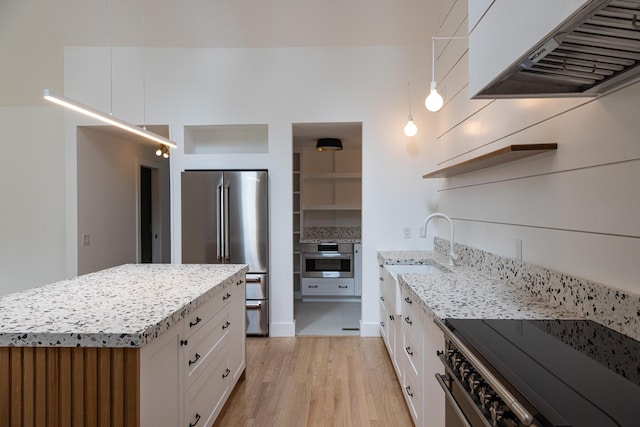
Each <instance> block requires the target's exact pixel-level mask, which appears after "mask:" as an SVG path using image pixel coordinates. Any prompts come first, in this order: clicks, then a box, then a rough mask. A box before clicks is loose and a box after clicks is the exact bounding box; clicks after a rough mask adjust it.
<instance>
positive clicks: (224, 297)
mask: <svg viewBox="0 0 640 427" xmlns="http://www.w3.org/2000/svg"><path fill="white" fill-rule="evenodd" d="M229 298H231V294H230V293H228V292H227V294H226V295H225V296H223V297H222V301H226V300H228V299H229Z"/></svg>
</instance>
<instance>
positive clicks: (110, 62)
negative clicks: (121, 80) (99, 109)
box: [109, 0, 113, 116]
mask: <svg viewBox="0 0 640 427" xmlns="http://www.w3.org/2000/svg"><path fill="white" fill-rule="evenodd" d="M111 15H112V13H111V0H109V115H110V116H113V22H112V19H113V18H112V16H111Z"/></svg>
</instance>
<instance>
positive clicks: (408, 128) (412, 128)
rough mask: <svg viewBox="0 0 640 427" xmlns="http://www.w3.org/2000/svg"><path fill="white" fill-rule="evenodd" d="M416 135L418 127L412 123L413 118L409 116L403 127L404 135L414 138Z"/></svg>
mask: <svg viewBox="0 0 640 427" xmlns="http://www.w3.org/2000/svg"><path fill="white" fill-rule="evenodd" d="M416 133H418V127H417V126H416V124H415V123H413V116H412V115H411V114H409V121H408V122H407V124H406V125H405V127H404V134H405V135H407V136H416Z"/></svg>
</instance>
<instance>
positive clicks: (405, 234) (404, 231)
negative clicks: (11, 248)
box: [402, 227, 411, 239]
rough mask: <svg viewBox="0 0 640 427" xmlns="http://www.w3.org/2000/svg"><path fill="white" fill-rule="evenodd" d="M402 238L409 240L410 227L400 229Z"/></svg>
mask: <svg viewBox="0 0 640 427" xmlns="http://www.w3.org/2000/svg"><path fill="white" fill-rule="evenodd" d="M402 237H403V238H405V239H410V238H411V227H403V228H402Z"/></svg>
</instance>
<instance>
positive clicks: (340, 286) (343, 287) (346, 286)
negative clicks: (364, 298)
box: [338, 285, 349, 289]
mask: <svg viewBox="0 0 640 427" xmlns="http://www.w3.org/2000/svg"><path fill="white" fill-rule="evenodd" d="M338 287H339V288H340V289H347V288H348V287H349V285H338Z"/></svg>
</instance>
